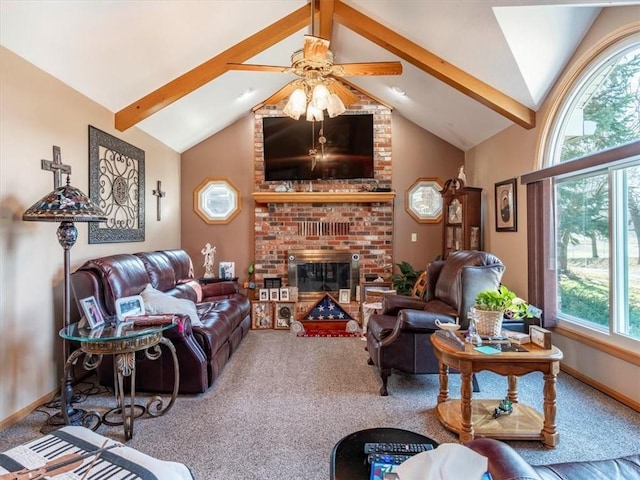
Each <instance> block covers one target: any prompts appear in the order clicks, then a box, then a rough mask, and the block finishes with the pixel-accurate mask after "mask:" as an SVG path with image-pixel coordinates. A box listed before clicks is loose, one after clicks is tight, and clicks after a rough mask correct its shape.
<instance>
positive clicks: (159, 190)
mask: <svg viewBox="0 0 640 480" xmlns="http://www.w3.org/2000/svg"><path fill="white" fill-rule="evenodd" d="M153 194H154V195H155V196H156V197H157V199H156V200H157V204H158V205H157V212H156V220H158V221H160V219H161V218H162V217H161V213H162V209H161V207H160V200H162V198H163V197H164V196H166V195H167V192H163V191H162V182H161V181H160V180H158V187H157V188H156V189H155V190H154V191H153Z"/></svg>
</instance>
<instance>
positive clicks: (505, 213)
mask: <svg viewBox="0 0 640 480" xmlns="http://www.w3.org/2000/svg"><path fill="white" fill-rule="evenodd" d="M495 187H496V191H495V197H496V198H495V202H496V232H516V231H518V216H517V215H518V204H517V199H516V191H517V189H516V179H515V178H511V179H509V180H505V181H504V182H498V183H496V185H495Z"/></svg>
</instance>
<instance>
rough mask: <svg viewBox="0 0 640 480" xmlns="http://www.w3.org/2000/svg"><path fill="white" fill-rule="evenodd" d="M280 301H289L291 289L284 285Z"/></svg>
mask: <svg viewBox="0 0 640 480" xmlns="http://www.w3.org/2000/svg"><path fill="white" fill-rule="evenodd" d="M280 301H281V302H288V301H289V289H288V288H286V287H284V288H281V289H280Z"/></svg>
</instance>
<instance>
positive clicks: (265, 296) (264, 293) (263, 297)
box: [258, 288, 269, 302]
mask: <svg viewBox="0 0 640 480" xmlns="http://www.w3.org/2000/svg"><path fill="white" fill-rule="evenodd" d="M258 300H260V301H261V302H268V301H269V289H268V288H261V289H260V290H258Z"/></svg>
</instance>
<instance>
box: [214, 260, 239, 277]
mask: <svg viewBox="0 0 640 480" xmlns="http://www.w3.org/2000/svg"><path fill="white" fill-rule="evenodd" d="M218 269H219V272H218V276H219V277H220V278H222V279H224V280H232V279H233V278H235V276H236V263H235V262H220V264H219V266H218Z"/></svg>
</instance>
